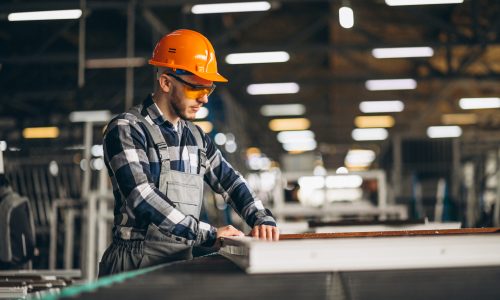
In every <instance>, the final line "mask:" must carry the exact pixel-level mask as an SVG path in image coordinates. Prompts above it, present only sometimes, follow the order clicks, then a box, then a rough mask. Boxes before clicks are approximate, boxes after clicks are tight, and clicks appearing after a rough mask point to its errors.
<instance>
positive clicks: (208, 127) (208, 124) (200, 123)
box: [193, 121, 214, 133]
mask: <svg viewBox="0 0 500 300" xmlns="http://www.w3.org/2000/svg"><path fill="white" fill-rule="evenodd" d="M193 123H194V124H196V125H198V126H200V127H201V129H203V131H204V132H206V133H208V132H210V131H212V129H214V125H212V122H209V121H196V122H193Z"/></svg>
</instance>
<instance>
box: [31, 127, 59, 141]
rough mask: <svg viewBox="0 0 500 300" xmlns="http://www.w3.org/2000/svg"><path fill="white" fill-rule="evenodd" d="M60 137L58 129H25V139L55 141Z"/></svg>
mask: <svg viewBox="0 0 500 300" xmlns="http://www.w3.org/2000/svg"><path fill="white" fill-rule="evenodd" d="M58 136H59V128H57V127H29V128H24V129H23V137H24V138H25V139H55V138H57V137H58Z"/></svg>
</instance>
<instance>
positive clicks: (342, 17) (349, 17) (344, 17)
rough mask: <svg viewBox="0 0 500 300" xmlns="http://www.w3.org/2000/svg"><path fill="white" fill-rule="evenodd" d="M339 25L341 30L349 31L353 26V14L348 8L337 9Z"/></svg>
mask: <svg viewBox="0 0 500 300" xmlns="http://www.w3.org/2000/svg"><path fill="white" fill-rule="evenodd" d="M339 23H340V26H342V27H343V28H346V29H349V28H352V27H353V26H354V12H353V11H352V9H351V8H350V7H348V6H343V7H341V8H340V9H339Z"/></svg>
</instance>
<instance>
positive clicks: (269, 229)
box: [250, 225, 280, 241]
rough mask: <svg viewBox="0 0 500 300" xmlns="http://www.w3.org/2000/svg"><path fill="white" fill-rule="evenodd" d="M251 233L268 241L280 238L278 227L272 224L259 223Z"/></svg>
mask: <svg viewBox="0 0 500 300" xmlns="http://www.w3.org/2000/svg"><path fill="white" fill-rule="evenodd" d="M250 235H251V236H253V237H256V238H259V239H261V240H268V241H277V240H279V239H280V232H279V230H278V227H275V226H271V225H257V226H255V227H254V228H253V229H252V232H250Z"/></svg>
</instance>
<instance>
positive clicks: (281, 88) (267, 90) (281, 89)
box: [247, 82, 300, 95]
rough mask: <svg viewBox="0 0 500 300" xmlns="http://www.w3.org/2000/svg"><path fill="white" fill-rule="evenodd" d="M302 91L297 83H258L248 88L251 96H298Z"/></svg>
mask: <svg viewBox="0 0 500 300" xmlns="http://www.w3.org/2000/svg"><path fill="white" fill-rule="evenodd" d="M299 90H300V88H299V85H298V84H297V83H295V82H283V83H258V84H251V85H249V86H248V87H247V92H248V93H249V94H250V95H272V94H296V93H298V92H299Z"/></svg>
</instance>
